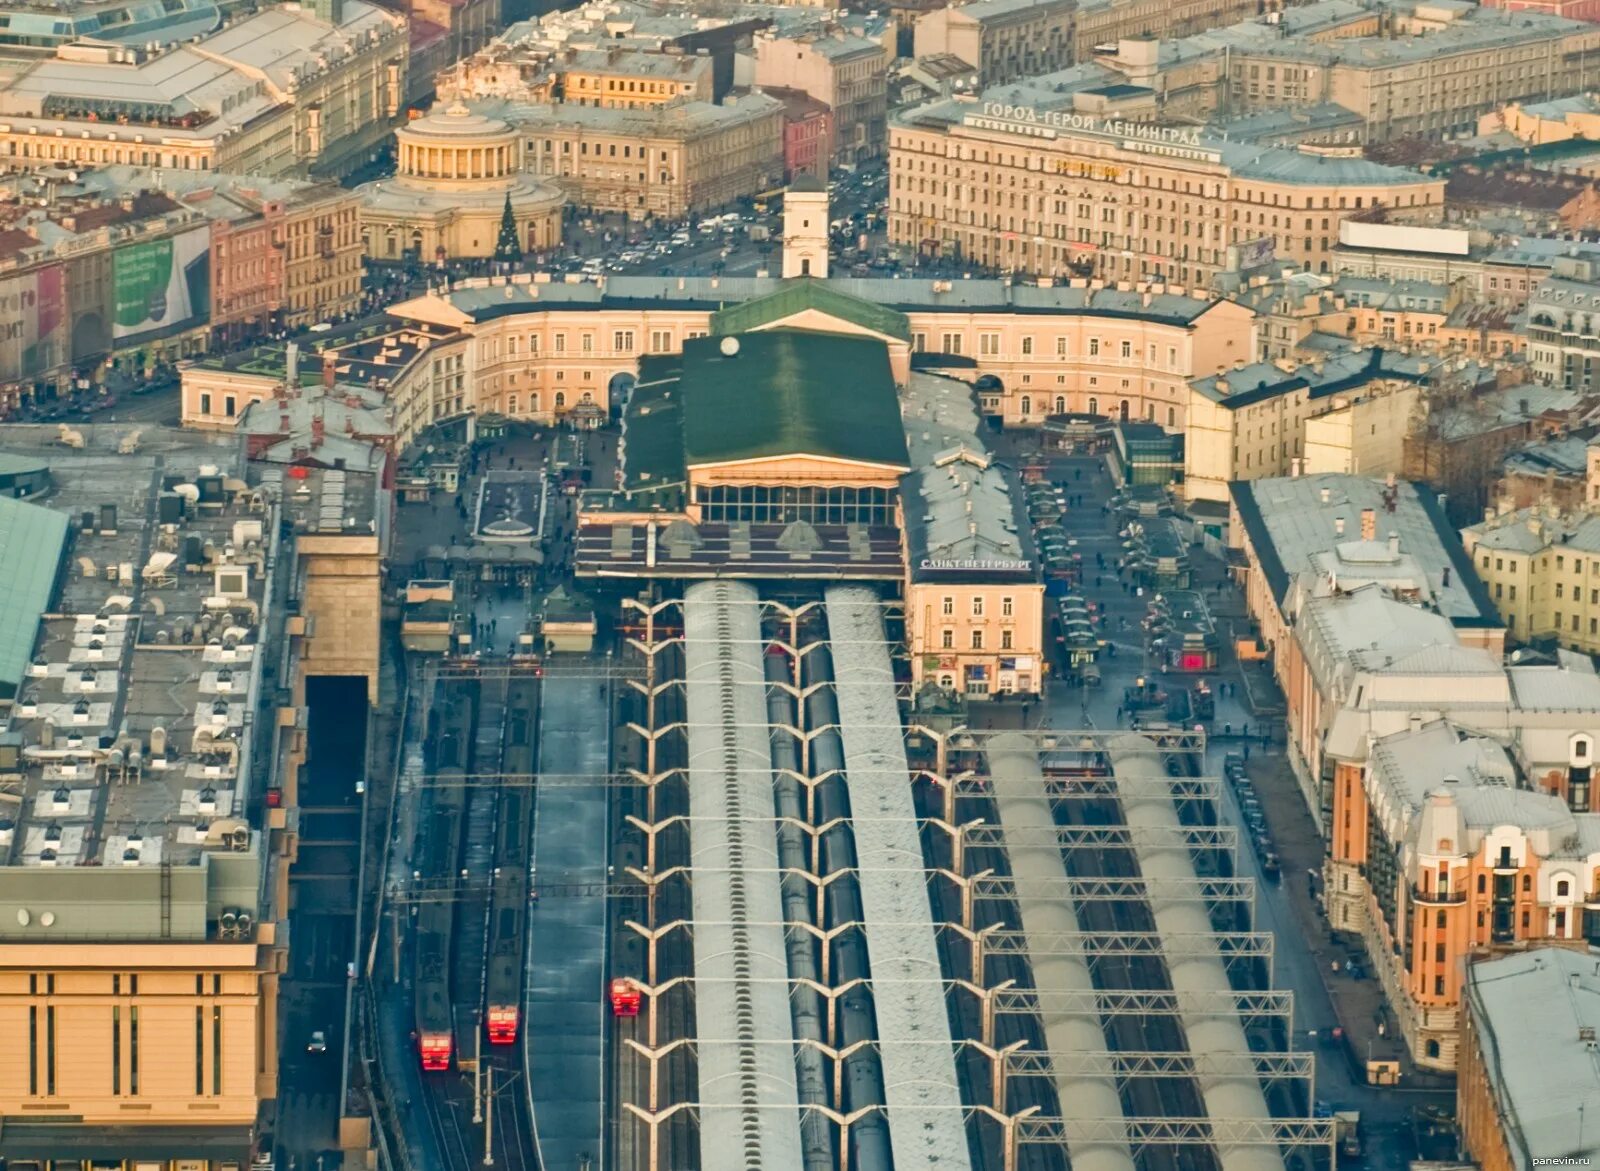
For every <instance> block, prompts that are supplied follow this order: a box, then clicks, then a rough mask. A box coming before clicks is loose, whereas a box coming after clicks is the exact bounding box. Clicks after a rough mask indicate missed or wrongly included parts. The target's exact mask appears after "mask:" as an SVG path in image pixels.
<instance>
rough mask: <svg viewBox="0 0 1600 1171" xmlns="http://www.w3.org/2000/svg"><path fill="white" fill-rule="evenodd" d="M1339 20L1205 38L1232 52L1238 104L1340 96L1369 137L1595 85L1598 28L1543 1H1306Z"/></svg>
mask: <svg viewBox="0 0 1600 1171" xmlns="http://www.w3.org/2000/svg"><path fill="white" fill-rule="evenodd" d="M1319 10H1323V11H1326V12H1327V13H1328V14H1329V15H1330V16H1337V17H1339V18H1340V19H1339V21H1338V23H1339V24H1341V25H1342V27H1337V28H1331V29H1329V30H1328V31H1326V32H1323V33H1321V34H1320V35H1318V34H1313V35H1294V32H1293V29H1292V28H1290V29H1289V35H1284V31H1285V30H1284V27H1282V26H1283V25H1284V23H1285V22H1286V21H1287V20H1288V17H1289V14H1288V13H1285V14H1284V19H1283V21H1280V22H1279V25H1280V27H1277V28H1274V27H1272V25H1271V24H1270V23H1269V22H1268V21H1267V20H1265V19H1263V18H1258V19H1257V20H1255V21H1251V22H1247V23H1244V24H1239V25H1234V26H1231V27H1230V28H1228V29H1226V30H1219V31H1218V33H1217V34H1215V35H1209V34H1202V37H1201V38H1196V39H1197V40H1199V41H1203V42H1204V43H1205V45H1206V46H1207V47H1209V48H1210V49H1211V50H1212V51H1215V52H1218V53H1220V54H1225V55H1226V58H1227V87H1228V101H1229V104H1230V107H1231V108H1232V109H1234V110H1251V109H1263V108H1271V107H1273V106H1280V105H1296V104H1312V103H1316V102H1334V103H1337V104H1338V105H1341V106H1344V107H1345V108H1346V109H1349V110H1354V111H1355V112H1356V113H1358V114H1361V115H1362V116H1363V117H1364V118H1365V119H1366V121H1367V133H1368V137H1369V140H1370V141H1373V142H1383V141H1387V140H1390V139H1395V138H1402V137H1406V136H1408V135H1439V134H1444V133H1463V132H1465V133H1471V132H1473V131H1475V130H1476V129H1477V124H1478V118H1479V117H1480V116H1481V115H1483V114H1486V113H1489V112H1491V111H1495V110H1498V109H1500V108H1501V107H1503V106H1506V105H1508V104H1510V103H1512V102H1526V101H1541V100H1544V99H1547V98H1549V97H1550V96H1552V95H1560V94H1569V93H1582V92H1585V91H1587V90H1590V89H1592V88H1594V85H1595V82H1596V78H1597V74H1600V65H1597V64H1596V63H1595V61H1594V59H1593V54H1594V51H1595V49H1596V48H1600V29H1597V28H1596V26H1594V25H1592V24H1586V23H1580V22H1577V21H1572V20H1565V19H1562V18H1560V17H1556V16H1547V15H1543V14H1539V13H1524V12H1519V13H1516V14H1511V13H1507V12H1504V11H1495V10H1494V9H1492V8H1489V7H1482V8H1480V7H1474V6H1458V5H1451V4H1430V3H1427V2H1426V0H1422V2H1417V3H1409V4H1405V5H1401V6H1394V7H1385V8H1379V7H1377V6H1373V7H1370V8H1365V9H1362V10H1357V11H1356V12H1354V13H1350V12H1349V11H1348V10H1349V6H1348V5H1340V4H1338V3H1337V2H1336V0H1324V3H1322V4H1312V5H1309V6H1307V10H1305V11H1302V12H1301V13H1299V14H1298V19H1299V21H1301V22H1302V23H1304V22H1310V21H1314V20H1316V19H1317V17H1318V15H1319Z"/></svg>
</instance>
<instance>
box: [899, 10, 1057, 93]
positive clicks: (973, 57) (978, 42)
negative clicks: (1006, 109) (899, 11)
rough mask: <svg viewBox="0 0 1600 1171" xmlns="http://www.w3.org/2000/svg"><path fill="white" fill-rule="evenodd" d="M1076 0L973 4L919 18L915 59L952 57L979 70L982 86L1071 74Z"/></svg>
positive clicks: (926, 14)
mask: <svg viewBox="0 0 1600 1171" xmlns="http://www.w3.org/2000/svg"><path fill="white" fill-rule="evenodd" d="M1077 7H1078V6H1077V4H1076V3H1075V0H973V2H972V3H969V4H960V5H952V6H951V7H948V8H939V9H935V10H934V11H932V12H928V13H925V14H923V15H922V16H919V17H918V18H917V24H916V32H915V36H914V54H915V56H917V57H935V56H939V55H941V54H949V55H951V56H954V57H958V58H960V59H961V60H962V61H965V62H966V63H967V65H968V66H970V67H971V68H973V69H975V70H977V72H978V81H979V84H980V85H984V86H992V85H1004V84H1006V83H1007V82H1010V81H1015V80H1017V79H1018V78H1022V77H1037V76H1039V75H1040V74H1041V73H1051V72H1054V71H1055V70H1057V69H1065V68H1066V67H1067V66H1069V65H1071V64H1072V63H1073V62H1074V61H1075V60H1076V59H1077V58H1076V57H1075V56H1074V53H1073V44H1074V42H1073V18H1074V14H1075V13H1076V11H1077Z"/></svg>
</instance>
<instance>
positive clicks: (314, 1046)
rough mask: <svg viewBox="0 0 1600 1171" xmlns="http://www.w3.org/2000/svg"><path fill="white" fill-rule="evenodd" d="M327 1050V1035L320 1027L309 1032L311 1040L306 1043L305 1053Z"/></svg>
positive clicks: (324, 1051)
mask: <svg viewBox="0 0 1600 1171" xmlns="http://www.w3.org/2000/svg"><path fill="white" fill-rule="evenodd" d="M327 1051H328V1035H327V1034H326V1033H325V1032H323V1031H322V1030H321V1029H317V1030H316V1031H315V1032H313V1033H312V1034H311V1040H310V1041H308V1042H307V1043H306V1052H307V1053H326V1052H327Z"/></svg>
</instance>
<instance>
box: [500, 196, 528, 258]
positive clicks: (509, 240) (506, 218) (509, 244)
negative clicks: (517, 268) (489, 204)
mask: <svg viewBox="0 0 1600 1171" xmlns="http://www.w3.org/2000/svg"><path fill="white" fill-rule="evenodd" d="M494 258H495V259H496V260H498V261H500V262H501V263H504V264H515V263H517V261H519V260H521V259H522V244H521V243H520V242H519V241H518V240H517V220H516V217H515V216H513V215H512V214H511V196H510V195H509V194H507V195H506V206H505V210H504V211H502V212H501V213H500V238H499V239H498V240H496V241H495V245H494Z"/></svg>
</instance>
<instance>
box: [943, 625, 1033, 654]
mask: <svg viewBox="0 0 1600 1171" xmlns="http://www.w3.org/2000/svg"><path fill="white" fill-rule="evenodd" d="M1014 637H1015V636H1014V635H1013V634H1012V632H1011V629H1010V628H1009V627H1002V628H1001V631H1000V649H1001V650H1003V651H1009V650H1012V649H1013V640H1014ZM970 641H971V644H972V649H973V650H975V651H981V650H983V649H984V645H983V644H984V637H983V630H982V628H981V627H980V628H978V629H976V630H973V631H972V634H971V636H970ZM955 648H956V632H955V631H954V630H952V629H950V628H949V627H948V626H947V627H945V628H944V629H943V630H941V631H939V649H940V650H946V651H953V650H955Z"/></svg>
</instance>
